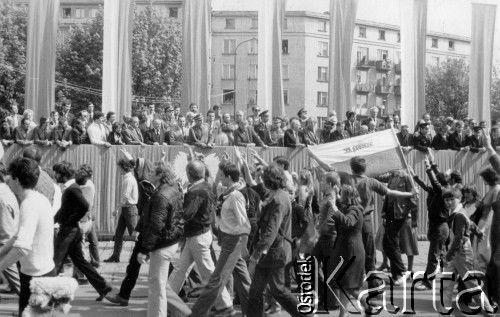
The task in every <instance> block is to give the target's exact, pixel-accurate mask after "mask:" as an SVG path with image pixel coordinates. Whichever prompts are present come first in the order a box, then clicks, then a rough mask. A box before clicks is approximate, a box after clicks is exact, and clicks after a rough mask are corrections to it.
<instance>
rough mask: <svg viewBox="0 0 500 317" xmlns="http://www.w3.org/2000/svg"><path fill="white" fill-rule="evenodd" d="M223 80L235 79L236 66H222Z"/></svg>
mask: <svg viewBox="0 0 500 317" xmlns="http://www.w3.org/2000/svg"><path fill="white" fill-rule="evenodd" d="M222 79H234V64H223V65H222Z"/></svg>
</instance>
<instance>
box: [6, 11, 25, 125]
mask: <svg viewBox="0 0 500 317" xmlns="http://www.w3.org/2000/svg"><path fill="white" fill-rule="evenodd" d="M27 32H28V12H27V9H26V8H24V7H19V6H16V5H14V4H12V3H10V2H7V3H3V2H0V118H1V117H3V116H4V115H5V113H6V112H7V109H8V108H9V106H10V104H11V103H12V102H14V101H17V103H18V104H19V108H20V109H21V111H22V110H23V108H24V78H25V75H24V71H25V70H26V38H27Z"/></svg>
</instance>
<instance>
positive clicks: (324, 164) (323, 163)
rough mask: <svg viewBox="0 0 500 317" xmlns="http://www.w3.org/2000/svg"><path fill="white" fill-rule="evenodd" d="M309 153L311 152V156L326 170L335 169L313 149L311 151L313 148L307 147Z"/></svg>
mask: <svg viewBox="0 0 500 317" xmlns="http://www.w3.org/2000/svg"><path fill="white" fill-rule="evenodd" d="M307 153H309V156H310V157H311V158H312V159H313V160H315V161H316V163H318V165H319V166H320V167H321V168H322V169H324V170H326V171H332V172H333V171H335V169H334V168H332V167H330V165H328V164H327V163H326V162H324V161H322V160H321V159H320V158H319V157H318V156H317V155H316V154H314V153H313V151H311V149H309V148H307Z"/></svg>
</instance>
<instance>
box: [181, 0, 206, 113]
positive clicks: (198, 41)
mask: <svg viewBox="0 0 500 317" xmlns="http://www.w3.org/2000/svg"><path fill="white" fill-rule="evenodd" d="M211 10H212V1H211V0H184V15H183V27H182V90H181V102H182V104H181V106H182V107H185V108H184V110H185V111H187V107H188V106H189V104H190V103H192V102H194V103H196V104H197V105H198V108H199V110H200V112H201V113H206V112H207V111H208V110H209V109H210V78H211V77H212V72H211V69H212V68H211V62H210V43H211V40H212V37H211V34H210V19H211V16H212V11H211Z"/></svg>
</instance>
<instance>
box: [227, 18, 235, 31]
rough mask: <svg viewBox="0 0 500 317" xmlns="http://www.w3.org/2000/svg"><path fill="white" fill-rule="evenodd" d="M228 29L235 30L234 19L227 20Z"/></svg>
mask: <svg viewBox="0 0 500 317" xmlns="http://www.w3.org/2000/svg"><path fill="white" fill-rule="evenodd" d="M226 29H234V19H226Z"/></svg>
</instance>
